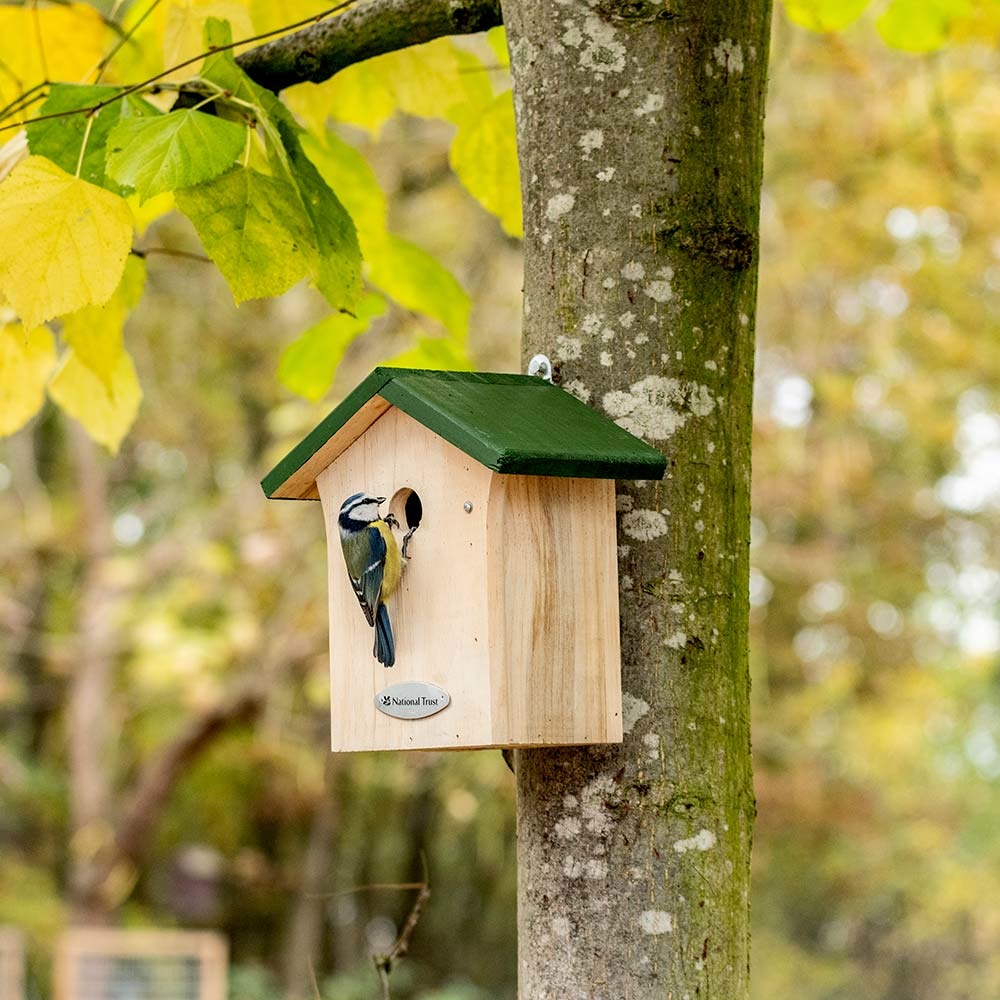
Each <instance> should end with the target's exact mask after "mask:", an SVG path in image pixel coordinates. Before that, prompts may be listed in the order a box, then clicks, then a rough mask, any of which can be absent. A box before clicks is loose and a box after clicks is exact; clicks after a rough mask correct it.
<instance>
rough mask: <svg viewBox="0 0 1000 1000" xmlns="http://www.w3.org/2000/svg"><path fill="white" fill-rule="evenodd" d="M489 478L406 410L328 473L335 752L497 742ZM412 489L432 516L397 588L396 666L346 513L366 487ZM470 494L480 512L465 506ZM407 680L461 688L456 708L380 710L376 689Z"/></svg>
mask: <svg viewBox="0 0 1000 1000" xmlns="http://www.w3.org/2000/svg"><path fill="white" fill-rule="evenodd" d="M490 477H491V474H490V472H489V470H487V469H485V468H483V467H482V466H481V465H479V464H478V463H477V462H475V461H474V460H473V459H471V458H469V457H468V456H467V455H465V454H464V453H463V452H461V451H459V449H457V448H455V447H454V446H453V445H451V444H449V443H448V442H447V441H444V440H443V439H442V438H440V437H438V436H437V435H436V434H434V433H432V432H431V431H429V430H427V429H426V428H425V427H422V426H421V425H420V424H419V423H417V422H416V421H415V420H413V419H412V418H411V417H408V416H407V415H406V414H405V413H403V412H402V411H401V410H399V409H396V408H393V409H391V410H390V411H389V412H388V413H386V414H385V415H384V416H383V417H381V418H380V419H379V420H378V422H377V423H376V424H375V425H374V426H372V427H371V428H370V429H369V430H368V432H367V433H366V434H365V435H364V436H363V437H361V438H359V439H358V440H356V441H355V442H354V443H353V444H352V445H351V446H350V447H349V448H348V449H347V450H346V451H345V452H344V453H343V454H342V455H341V456H340V458H338V459H337V461H336V462H335V463H334V464H333V465H331V466H330V467H329V468H327V469H326V470H325V471H324V472H322V473H321V474H320V476H319V478H318V480H317V485H318V487H319V493H320V498H321V500H322V502H323V514H324V518H325V521H326V529H327V544H328V555H329V587H330V698H331V745H332V748H333V750H335V751H350V750H404V749H428V748H449V747H454V748H466V747H473V746H484V745H491V744H493V743H494V742H495V741H494V740H493V738H492V727H491V719H490V713H491V698H490V691H489V679H490V671H489V660H488V656H489V636H488V624H489V616H488V611H487V607H486V592H487V590H486V543H485V539H486V518H487V510H488V503H487V501H488V496H489V482H490ZM404 488H409V489H412V490H414V491H416V493H417V494H418V495H419V497H420V501H421V504H422V507H423V520H422V521H421V525H420V528H419V529H418V530H417V532H416V534H415V535H414V536H413V539H412V541H411V543H410V549H409V554H410V562H409V565H408V566H407V567H406V568H405V569H404V571H403V578H402V581H401V583H400V587H399V590H398V591H397V592H396V593H395V594H394V595H393V596H392V598H391V599H390V600H389V602H388V605H387V606H388V609H389V616H390V619H391V621H392V629H393V634H394V637H395V640H396V664H395V666H393V667H389V668H386V667H383V666H382V665H381V664H380V663H378V662H377V661H376V660H375V659H374V657H373V655H372V644H373V631H372V629H371V628H370V627H369V625H368V624H367V622H366V621H365V618H364V615H363V614H362V612H361V609H360V608H359V606H358V602H357V598H356V597H355V596H354V592H353V590H352V589H351V586H350V583H349V581H348V577H347V571H346V569H345V567H344V559H343V553H342V551H341V547H340V536H339V534H338V529H337V516H338V514H339V511H340V505H341V504H342V503H343V501H344V499H345V498H346V497H348V496H350V495H351V494H352V493H356V492H358V491H359V490H364V491H366V492H368V493H370V494H372V495H375V496H385V497H387V498H389V500H390V501H391V499H392V497H393V496H394V494H396V493H397V492H398V491H399V490H401V489H404ZM466 502H468V503H471V504H472V510H471V512H468V513H467V512H466V511H465V510H464V505H465V504H466ZM388 507H389V503H386V504H385V505H384V506H383V508H382V510H383V512H385V511H386V510H387V509H388ZM400 537H401V535H400V534H397V538H400ZM404 681H424V682H428V683H431V684H436V685H438V686H439V687H442V688H444V689H445V690H446V691H447V692H448V693H449V694H450V695H451V704H450V705H449V706H448V708H446V709H444V710H443V711H442V712H439V713H438V714H437V715H433V716H430V717H429V718H426V719H415V720H402V719H394V718H391V717H389V716H387V715H384V714H383V713H381V712H379V711H377V710H376V709H375V707H374V700H375V695H376V694H377V693H378V692H379V691H381V690H382V689H383V688H385V687H387V686H389V685H390V684H397V683H402V682H404Z"/></svg>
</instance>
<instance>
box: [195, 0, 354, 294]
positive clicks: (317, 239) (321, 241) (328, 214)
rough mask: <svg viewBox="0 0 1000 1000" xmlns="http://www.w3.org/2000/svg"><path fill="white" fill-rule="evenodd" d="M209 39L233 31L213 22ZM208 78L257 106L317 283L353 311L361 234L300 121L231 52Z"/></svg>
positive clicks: (212, 64)
mask: <svg viewBox="0 0 1000 1000" xmlns="http://www.w3.org/2000/svg"><path fill="white" fill-rule="evenodd" d="M205 38H206V44H209V45H224V44H226V43H227V40H228V39H229V28H228V25H226V24H225V23H224V22H220V21H216V20H214V19H211V18H210V19H209V20H208V21H207V22H206V29H205ZM202 75H203V76H204V77H205V78H206V79H207V80H209V81H211V82H212V83H215V84H217V85H219V86H221V87H223V88H224V89H226V90H228V91H229V92H230V93H231V94H233V95H234V96H235V97H237V98H238V99H239V100H241V101H244V102H245V103H246V104H249V105H251V106H252V109H253V111H254V113H255V115H256V116H257V120H258V124H259V126H260V128H259V131H260V132H261V133H263V136H264V140H265V142H266V145H267V147H268V150H267V151H268V158H269V161H270V163H271V166H272V169H273V171H274V172H275V174H277V175H280V176H282V177H284V178H286V179H287V181H289V182H290V183H291V184H292V185H293V187H294V190H295V191H296V192H297V195H298V199H299V202H300V206H301V211H302V212H304V213H305V218H306V219H307V220H308V228H309V231H310V242H311V243H312V245H313V246H314V248H315V253H314V254H312V255H310V257H309V265H310V273H311V275H312V278H313V281H314V282H315V284H316V287H317V288H318V289H319V290H320V292H321V293H322V294H323V295H324V296H325V298H326V300H327V301H328V302H329V303H330V305H332V306H333V307H334V308H335V309H350V308H351V307H352V306H353V305H354V303H355V302H356V301H357V298H358V295H359V294H360V290H361V248H360V246H359V244H358V234H357V231H356V230H355V228H354V223H353V222H352V221H351V217H350V216H349V215H348V214H347V212H346V211H345V210H344V206H343V205H341V203H340V201H339V200H338V198H337V196H336V195H335V194H334V193H333V191H332V190H331V189H330V187H329V186H328V185H327V183H326V181H324V180H323V178H322V176H321V175H320V173H319V171H318V170H317V169H316V167H315V166H314V165H313V164H312V162H311V161H310V160H309V158H308V157H307V156H306V154H305V152H304V150H303V149H302V144H301V143H300V141H299V137H298V132H299V127H298V125H297V124H296V123H295V119H294V118H293V117H292V115H291V114H290V113H289V111H288V109H287V108H285V107H284V106H283V105H282V103H281V102H280V101H279V100H278V99H277V98H276V97H275V96H274V95H273V94H272V93H270V92H269V91H266V90H264V89H263V88H261V87H258V86H257V85H256V84H255V83H254V82H253V81H252V80H250V79H249V77H247V76H246V74H245V73H243V71H242V70H241V69H240V68H239V66H237V65H236V62H235V60H234V59H233V57H232V53H231V52H228V51H226V52H216V53H213V55H211V56H209V57H208V58H207V59H206V60H205V66H204V69H203V71H202ZM182 211H183V209H182ZM297 235H298V233H297ZM209 252H210V253H211V251H209Z"/></svg>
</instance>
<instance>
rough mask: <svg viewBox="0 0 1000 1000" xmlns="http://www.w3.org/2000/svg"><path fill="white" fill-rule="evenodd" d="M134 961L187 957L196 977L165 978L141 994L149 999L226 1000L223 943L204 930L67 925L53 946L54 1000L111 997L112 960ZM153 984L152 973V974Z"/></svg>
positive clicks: (151, 962)
mask: <svg viewBox="0 0 1000 1000" xmlns="http://www.w3.org/2000/svg"><path fill="white" fill-rule="evenodd" d="M122 959H129V960H135V962H136V965H137V966H138V967H139V968H141V967H142V965H143V964H144V963H145V964H147V965H149V966H150V967H154V966H156V965H157V964H159V965H160V966H161V967H162V966H163V964H164V963H166V962H170V961H172V960H174V961H176V960H184V959H193V960H195V962H196V964H197V975H196V976H195V977H193V978H189V977H188V976H187V975H180V976H176V977H174V976H171V977H169V978H167V980H166V981H165V982H164V984H163V988H162V989H161V990H156V989H155V988H154V992H152V993H143V996H149V997H150V1000H158V998H159V997H161V996H162V997H163V1000H167V998H168V997H169V1000H226V970H227V964H228V945H227V944H226V939H225V938H224V937H222V935H220V934H214V933H212V932H210V931H175V930H164V931H160V930H118V929H112V928H96V927H95V928H92V927H80V928H73V929H71V930H68V931H66V932H64V933H63V934H62V936H61V937H60V939H59V942H58V945H57V947H56V956H55V971H54V977H53V978H54V986H55V992H54V998H55V1000H80V998H83V997H98V996H99V997H104V996H108V997H110V996H112V995H117V994H112V993H111V992H110V990H111V989H112V988H113V985H114V984H113V979H112V978H111V977H112V969H113V963H115V962H116V961H119V960H122ZM153 981H154V982H155V981H156V980H155V977H154V980H153Z"/></svg>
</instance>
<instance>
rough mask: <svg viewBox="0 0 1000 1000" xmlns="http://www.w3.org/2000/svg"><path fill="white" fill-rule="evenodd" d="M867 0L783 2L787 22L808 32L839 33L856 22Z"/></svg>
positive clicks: (789, 0)
mask: <svg viewBox="0 0 1000 1000" xmlns="http://www.w3.org/2000/svg"><path fill="white" fill-rule="evenodd" d="M868 2H869V0H785V13H786V14H787V15H788V20H789V21H792V22H793V23H795V24H798V25H800V26H801V27H803V28H808V29H809V30H810V31H840V29H841V28H846V27H847V26H848V25H849V24H850V23H851V22H852V21H856V20H857V19H858V18H859V17H860V16H861V13H862V11H864V9H865V8H866V7H867V6H868Z"/></svg>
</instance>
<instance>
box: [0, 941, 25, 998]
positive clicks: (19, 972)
mask: <svg viewBox="0 0 1000 1000" xmlns="http://www.w3.org/2000/svg"><path fill="white" fill-rule="evenodd" d="M0 1000H24V935H23V934H22V933H21V932H20V931H19V930H17V928H15V927H0Z"/></svg>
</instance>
